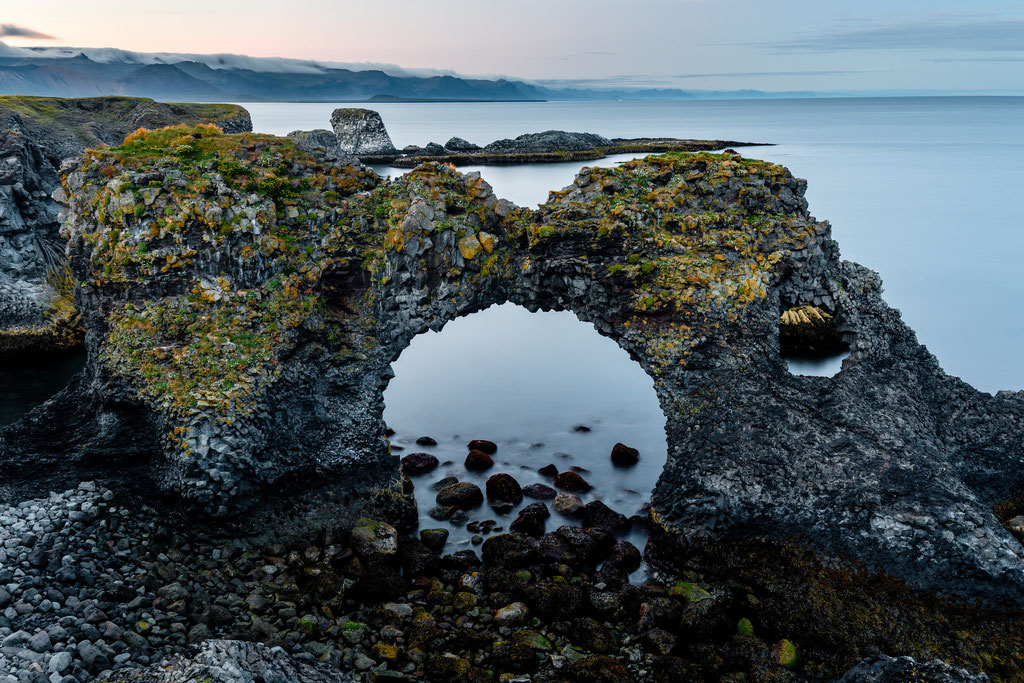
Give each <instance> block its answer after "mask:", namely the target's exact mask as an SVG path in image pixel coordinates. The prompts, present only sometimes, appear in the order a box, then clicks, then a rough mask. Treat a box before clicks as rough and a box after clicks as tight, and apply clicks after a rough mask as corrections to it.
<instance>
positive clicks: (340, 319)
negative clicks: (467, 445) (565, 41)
mask: <svg viewBox="0 0 1024 683" xmlns="http://www.w3.org/2000/svg"><path fill="white" fill-rule="evenodd" d="M63 184H64V196H63V199H64V201H66V202H67V206H66V209H65V219H66V222H65V226H64V231H65V233H64V234H65V236H66V237H67V239H68V240H69V244H70V251H71V254H72V265H73V269H74V280H75V284H76V301H77V303H78V307H79V309H80V311H81V312H82V316H83V321H84V324H85V329H86V345H87V349H88V352H89V359H88V364H87V369H86V371H85V373H84V374H83V375H82V376H81V377H80V378H79V380H78V381H77V383H75V384H74V385H73V386H72V387H70V388H69V389H67V390H65V392H63V393H62V394H61V395H59V396H57V397H55V398H54V399H53V400H51V401H50V402H49V403H47V404H45V405H44V406H42V407H40V408H39V409H37V410H35V411H34V412H33V413H31V414H30V415H29V416H27V417H26V418H25V419H23V420H22V421H20V422H19V423H17V424H15V425H13V426H11V427H10V428H8V429H6V430H5V431H4V432H3V433H2V438H3V440H2V442H0V449H2V450H0V476H2V477H3V480H4V481H5V482H7V484H8V485H9V486H10V487H11V488H12V490H10V491H9V492H8V493H7V497H8V498H16V497H19V496H25V495H28V494H29V493H30V492H33V491H45V490H49V489H50V488H53V487H56V486H59V485H60V483H59V481H60V480H61V479H69V480H70V479H75V478H77V479H81V478H82V477H83V476H84V474H83V473H85V472H88V476H96V477H99V478H101V479H104V480H108V481H110V480H114V482H115V484H116V486H117V487H119V488H123V487H129V486H132V485H134V486H136V487H138V488H140V489H143V490H145V491H147V492H163V494H165V495H166V496H168V497H170V498H173V499H176V500H180V501H182V502H183V503H184V504H186V505H187V506H189V507H190V508H191V509H194V510H197V511H199V512H201V513H204V514H206V515H219V516H232V515H238V514H240V513H242V512H245V511H252V510H259V509H260V508H261V506H264V505H265V504H267V502H268V501H273V500H279V499H280V498H281V497H282V495H283V494H282V491H283V490H284V489H282V486H283V485H285V484H288V485H290V486H293V487H296V488H295V489H291V490H299V491H303V490H309V489H311V488H313V487H315V486H317V485H321V484H322V483H324V482H349V483H350V484H352V485H353V486H355V487H357V488H359V489H360V490H361V491H362V492H363V493H364V494H365V495H371V496H375V497H376V499H378V500H393V501H399V500H400V499H402V496H403V494H402V493H401V490H402V489H401V482H400V474H399V461H398V459H397V458H396V457H394V456H392V455H391V454H390V453H389V448H388V441H387V438H386V436H385V431H384V424H383V422H382V419H381V416H382V412H383V400H382V391H383V389H384V387H385V386H386V384H387V382H388V380H389V379H390V377H391V376H392V372H391V365H390V364H391V363H392V362H393V361H394V360H395V359H396V358H397V357H398V355H399V354H400V353H401V352H402V350H403V349H404V348H405V347H406V346H407V345H408V344H409V342H410V341H411V340H412V338H413V337H414V336H416V335H417V334H419V333H421V332H423V331H426V330H428V329H439V328H440V327H442V326H443V325H444V324H445V323H447V322H448V321H450V320H453V319H455V318H457V317H460V316H463V315H468V314H470V313H473V312H475V311H479V310H482V309H483V308H486V307H488V306H490V305H492V304H495V303H502V302H513V303H516V304H519V305H522V306H524V307H526V308H528V309H530V310H539V309H544V310H549V309H554V310H571V311H573V312H574V313H576V315H578V316H579V317H580V318H581V319H583V320H586V321H589V322H591V323H593V324H594V326H595V327H596V329H597V330H598V331H599V332H600V333H602V334H604V335H607V336H609V337H611V338H613V339H614V340H616V341H617V342H618V344H619V345H620V346H622V347H623V348H624V349H626V350H627V351H628V352H629V353H630V355H631V356H632V357H633V358H634V359H635V360H636V361H637V362H638V363H640V365H641V366H642V367H643V368H644V369H645V370H646V372H647V373H648V374H649V375H650V376H651V377H652V379H653V381H654V385H655V389H656V391H657V393H658V396H659V399H660V402H661V406H662V409H663V410H664V412H665V417H666V433H667V437H668V446H669V452H668V461H667V464H666V467H665V470H664V473H663V474H662V477H661V479H660V481H659V484H658V486H657V488H656V490H655V492H654V497H653V508H652V519H653V521H654V522H656V524H657V525H658V527H659V528H660V529H662V530H664V531H665V532H666V533H669V534H670V535H671V536H672V537H673V538H675V539H676V540H677V541H678V542H681V543H683V544H685V545H686V546H688V547H690V548H699V547H701V546H702V545H704V544H708V543H715V542H721V541H725V540H736V539H746V538H767V539H774V540H782V539H791V540H792V539H795V541H796V542H797V543H798V544H799V545H801V546H803V547H806V548H811V549H813V550H815V551H816V552H817V553H819V554H821V555H824V556H826V557H835V558H839V559H841V560H857V561H861V562H864V563H866V564H867V565H869V566H871V567H873V568H880V569H883V570H885V571H886V572H888V573H889V574H890V575H893V576H896V577H898V578H900V579H903V580H905V581H907V582H909V583H910V584H912V585H914V586H918V587H924V588H935V589H941V590H945V591H951V592H956V593H959V594H965V595H968V596H974V597H982V598H985V599H987V600H989V601H991V602H993V603H1000V604H1002V605H1003V606H1020V605H1022V604H1024V599H1022V598H1024V548H1022V547H1021V545H1020V543H1019V542H1018V541H1017V540H1016V539H1015V538H1014V537H1012V536H1011V535H1010V534H1009V533H1008V532H1007V531H1006V530H1005V529H1004V528H1003V527H1002V525H1001V523H1000V519H997V517H996V514H994V512H993V508H994V506H996V505H997V504H1001V503H1005V504H1003V505H1002V506H1001V507H999V514H1000V516H1001V517H1003V518H1007V519H1008V518H1009V516H1012V514H1014V513H1016V512H1019V511H1018V510H1015V509H1014V507H1015V506H1014V504H1013V503H1006V501H1010V500H1012V499H1013V497H1014V496H1016V495H1017V494H1018V493H1019V490H1020V484H1021V472H1024V468H1022V464H1024V463H1022V458H1024V428H1022V426H1021V425H1024V394H1021V393H1017V394H1011V393H1001V394H999V395H997V396H994V397H993V396H990V395H987V394H983V393H980V392H978V391H976V390H974V389H973V388H971V387H970V386H968V385H967V384H965V383H964V382H962V381H960V380H958V379H955V378H952V377H949V376H947V375H946V374H945V373H943V371H942V370H941V368H940V367H939V365H938V363H937V362H936V360H935V358H934V357H933V356H932V355H931V354H929V353H928V351H927V349H925V348H924V347H923V346H921V345H920V344H919V343H918V342H917V340H916V338H915V336H914V333H913V332H912V331H911V330H910V329H909V328H907V326H906V325H905V324H904V323H903V321H902V320H901V319H900V316H899V314H898V312H896V311H894V310H893V309H891V308H889V307H888V306H887V305H886V304H885V302H884V301H883V299H882V298H881V282H880V280H879V277H878V275H877V274H875V273H873V272H872V271H869V270H867V269H865V268H863V267H862V266H859V265H856V264H853V263H849V262H844V261H841V260H840V258H839V252H838V247H837V245H836V243H835V242H834V241H833V240H832V239H831V236H830V226H829V224H828V223H827V222H823V221H817V220H815V219H814V218H813V217H812V216H811V215H810V214H809V213H808V211H807V203H806V201H805V199H804V196H803V195H804V189H805V186H806V183H805V182H804V181H802V180H799V179H796V178H794V177H793V176H792V175H791V174H790V173H789V172H788V171H787V170H786V169H784V168H782V167H779V166H776V165H773V164H769V163H765V162H760V161H753V160H749V159H743V158H741V157H740V156H738V155H735V154H721V155H717V154H707V153H699V154H681V153H670V154H665V155H662V156H655V157H649V158H646V159H644V160H637V161H631V162H628V163H626V164H624V165H622V166H621V167H618V168H612V169H584V170H583V171H581V172H580V174H579V175H578V176H577V178H576V180H575V182H574V183H573V184H572V185H571V186H569V187H567V188H566V189H564V190H562V191H559V192H554V193H552V194H551V196H550V199H549V201H548V202H547V203H546V204H544V205H542V206H541V207H540V209H539V210H537V211H530V210H526V209H522V208H519V207H516V206H514V205H512V204H510V203H509V202H507V201H504V200H500V199H497V198H496V197H495V196H494V194H493V193H492V191H491V188H490V187H489V186H488V185H487V183H485V182H484V181H483V180H482V179H481V178H480V177H479V176H478V175H476V174H460V173H458V172H457V171H455V170H454V169H453V168H451V167H450V166H446V165H442V164H438V163H426V164H423V165H422V166H420V167H418V168H416V169H415V170H414V171H412V172H411V173H409V174H407V175H405V176H402V177H400V178H398V179H397V180H394V181H391V182H384V181H381V180H380V179H379V178H378V177H377V176H376V175H375V174H373V173H372V172H369V171H367V170H366V169H364V168H362V167H360V166H358V165H343V164H342V163H341V162H340V161H338V160H336V159H330V158H328V157H326V156H323V155H318V154H317V153H315V152H314V153H309V152H306V151H304V150H302V149H300V148H298V147H297V146H296V145H295V144H294V142H293V141H291V140H288V139H285V138H275V137H272V136H262V135H250V134H243V135H225V134H222V133H220V132H218V131H217V130H216V129H214V128H212V127H210V128H208V127H194V128H172V129H163V130H159V131H154V132H139V133H137V134H134V135H132V136H130V137H129V138H128V139H126V140H125V142H124V144H122V145H121V146H120V147H117V148H113V149H105V150H93V151H90V152H88V153H87V154H86V155H85V156H84V157H83V158H82V159H81V160H80V161H78V162H76V163H74V164H69V165H67V166H66V167H65V168H64V175H63ZM801 306H813V307H816V308H817V309H819V310H821V311H824V312H825V313H827V314H828V315H829V316H831V318H832V324H833V327H834V330H835V333H836V334H837V335H839V336H840V337H841V339H842V340H843V341H844V342H845V343H846V344H847V345H848V346H849V347H850V349H851V355H850V357H849V358H848V359H847V360H846V361H845V362H844V367H843V370H842V372H840V373H839V374H838V375H837V376H835V377H833V378H813V377H799V376H794V375H791V374H790V373H789V372H788V371H787V368H786V364H785V362H784V361H783V359H782V358H781V357H780V354H779V326H780V318H781V316H782V314H783V313H784V312H785V311H788V310H789V309H792V308H797V307H801ZM314 482H315V483H314ZM346 495H347V494H346ZM385 507H386V506H385ZM355 516H358V515H355ZM655 559H656V558H655Z"/></svg>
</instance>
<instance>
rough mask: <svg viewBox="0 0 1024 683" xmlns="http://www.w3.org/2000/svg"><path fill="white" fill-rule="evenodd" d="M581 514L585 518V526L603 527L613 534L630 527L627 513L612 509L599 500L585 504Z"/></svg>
mask: <svg viewBox="0 0 1024 683" xmlns="http://www.w3.org/2000/svg"><path fill="white" fill-rule="evenodd" d="M580 516H581V517H582V519H583V526H585V527H594V528H595V529H602V530H604V531H607V532H609V533H613V534H615V533H618V532H620V531H622V530H624V529H627V528H628V527H629V518H628V517H626V515H624V514H622V513H619V512H616V511H615V510H612V509H611V508H610V507H608V506H607V505H605V504H604V503H602V502H601V501H599V500H595V501H591V502H589V503H587V504H586V505H584V506H583V508H582V510H581V514H580Z"/></svg>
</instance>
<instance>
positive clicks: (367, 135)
mask: <svg viewBox="0 0 1024 683" xmlns="http://www.w3.org/2000/svg"><path fill="white" fill-rule="evenodd" d="M331 127H332V128H333V129H334V134H335V136H337V138H338V146H339V147H340V148H341V151H342V152H344V153H346V154H352V155H354V156H360V157H361V156H377V155H386V154H396V153H397V152H398V150H396V149H395V146H394V144H392V142H391V136H390V135H388V131H387V129H386V128H385V127H384V121H382V120H381V118H380V114H378V113H377V112H375V111H373V110H372V109H357V108H348V109H335V110H334V113H333V114H331Z"/></svg>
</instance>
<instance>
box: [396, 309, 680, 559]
mask: <svg viewBox="0 0 1024 683" xmlns="http://www.w3.org/2000/svg"><path fill="white" fill-rule="evenodd" d="M510 339H511V340H513V341H512V343H509V340H510ZM581 349H586V352H585V353H581V352H580V351H581ZM394 370H395V378H394V379H393V380H392V381H391V385H390V386H389V387H388V389H387V391H386V392H385V394H384V400H385V404H386V406H387V407H386V408H385V411H384V418H385V420H386V421H387V424H388V426H389V427H391V428H393V429H395V430H396V432H397V433H396V434H395V436H394V437H392V443H393V444H398V445H400V446H402V447H403V448H404V450H403V451H401V452H400V453H398V455H400V456H404V455H407V454H408V453H411V452H416V451H422V452H428V453H432V454H433V455H435V456H436V457H437V458H438V459H439V460H440V461H441V463H442V464H441V465H440V466H439V467H437V468H436V469H435V470H434V471H433V472H430V473H428V474H425V475H422V476H419V477H414V478H413V481H414V484H415V487H416V502H417V505H418V507H419V513H420V528H421V529H426V528H447V529H448V530H449V532H450V536H449V540H448V546H447V547H448V549H449V550H459V549H464V548H467V547H470V545H469V543H470V537H471V536H472V535H473V534H472V533H471V532H469V531H467V530H466V529H465V527H464V526H460V527H453V526H452V525H450V524H448V523H447V522H438V521H435V520H433V519H431V518H430V517H429V516H428V513H429V512H430V510H431V508H433V507H434V506H436V504H437V503H436V501H435V497H436V495H437V494H436V491H433V490H432V489H431V488H430V484H431V483H433V482H435V481H437V480H439V479H441V478H443V477H446V476H455V477H457V478H458V479H459V480H461V481H469V482H472V483H474V484H477V485H478V486H479V487H480V488H481V489H483V488H484V483H485V482H486V481H487V478H488V477H490V476H491V475H493V474H497V473H498V472H507V473H509V474H511V475H512V476H513V477H515V478H516V480H517V481H518V482H519V484H520V485H522V486H526V485H527V484H532V483H543V484H547V485H548V486H551V479H549V478H546V477H544V476H542V475H540V474H539V473H538V472H537V470H538V469H539V468H540V467H543V466H544V465H547V464H550V463H553V464H554V465H555V466H556V467H557V468H558V470H559V471H560V472H563V471H566V470H568V469H569V468H570V467H571V466H573V465H576V466H578V467H582V468H584V469H586V470H588V471H586V472H583V473H581V475H582V476H583V478H584V479H586V480H587V482H588V483H590V484H591V485H592V486H593V487H594V490H592V491H590V492H589V493H586V494H582V495H581V496H580V498H581V499H582V500H583V502H584V503H587V502H589V501H591V500H598V499H599V500H602V501H603V502H604V503H605V504H606V505H608V507H610V508H612V509H614V510H616V511H618V512H621V513H622V514H624V515H626V516H631V515H633V514H635V513H636V512H637V511H638V510H639V508H640V507H641V505H642V504H643V503H644V502H645V501H649V500H650V495H651V490H652V489H653V488H654V484H655V483H656V482H657V479H658V476H659V475H660V474H661V470H662V468H663V467H664V464H665V458H666V446H665V418H664V416H663V415H662V412H661V408H660V406H659V405H658V399H657V396H656V395H655V393H654V384H653V382H652V381H651V379H650V378H649V377H648V376H647V374H646V373H645V372H644V371H643V370H642V369H641V368H640V366H639V365H638V364H637V363H635V362H634V361H633V360H631V359H630V358H629V356H628V355H627V354H626V352H625V351H624V350H622V349H620V348H619V347H618V345H617V344H616V343H615V342H613V341H612V340H611V339H608V338H606V337H602V336H601V335H599V334H598V332H597V331H596V330H595V329H594V327H593V326H592V325H590V324H587V323H583V322H580V321H579V320H578V319H577V318H576V316H575V315H573V314H571V313H566V312H559V313H555V312H549V313H530V312H529V311H527V310H526V309H524V308H520V307H518V306H515V305H512V304H505V305H503V306H493V307H491V308H489V309H487V310H486V311H482V312H480V313H476V314H474V315H471V316H467V317H465V318H460V319H459V320H455V321H453V322H451V323H449V324H448V325H447V326H446V327H445V328H444V330H442V331H441V332H439V333H438V332H427V333H425V334H422V335H420V336H418V337H416V338H415V339H414V340H413V341H412V343H411V344H410V345H409V348H408V349H406V350H405V351H404V352H403V353H402V355H401V357H400V358H399V359H398V361H396V362H395V364H394ZM577 425H585V426H587V427H590V429H591V431H590V432H585V433H581V432H576V431H574V428H575V427H576V426H577ZM420 436H430V437H432V438H434V439H436V440H437V442H438V445H437V446H436V447H423V446H417V445H416V444H415V443H414V442H415V440H416V439H417V438H418V437H420ZM471 439H487V440H490V441H494V442H495V443H497V444H498V452H497V453H496V454H495V455H494V456H493V457H494V462H495V465H494V467H493V468H491V469H490V470H488V471H486V472H469V471H467V470H466V469H465V467H464V466H463V462H464V460H465V458H466V454H467V452H468V451H467V448H466V444H467V443H468V442H469V441H470V440H471ZM616 442H622V443H625V444H626V445H628V446H632V447H633V448H636V449H638V450H639V451H640V462H639V463H637V465H635V466H634V467H630V468H617V467H614V466H613V465H612V463H611V460H610V458H609V455H610V453H611V449H612V446H614V445H615V443H616ZM446 463H447V464H446ZM531 502H535V501H534V500H532V499H530V498H526V499H525V500H524V501H523V502H522V504H520V505H518V506H516V508H515V509H514V510H513V511H512V512H510V513H508V514H506V515H497V514H496V513H494V512H493V511H492V510H491V509H490V507H489V506H488V505H487V503H486V501H485V503H484V505H483V506H481V507H480V508H478V509H477V510H474V511H472V512H471V514H470V518H471V519H476V520H481V519H494V520H496V521H497V522H498V525H499V526H502V527H504V529H505V530H507V529H508V525H509V524H510V523H511V522H512V521H513V520H514V519H515V518H516V516H517V515H518V513H519V510H520V509H521V508H522V507H523V506H525V505H527V504H529V503H531ZM544 502H545V503H547V505H548V508H549V510H551V512H552V517H551V518H549V519H548V521H547V528H548V530H549V531H551V530H554V529H556V528H558V527H559V526H561V525H562V524H572V523H574V520H573V519H570V518H564V517H561V516H560V515H559V514H558V513H555V512H554V511H553V510H552V509H551V504H550V501H544ZM625 537H626V538H629V539H630V540H631V541H632V542H633V543H634V544H635V545H637V547H639V548H641V549H643V544H644V543H645V542H646V534H645V533H644V532H643V531H640V530H637V531H633V532H631V534H629V535H627V536H625Z"/></svg>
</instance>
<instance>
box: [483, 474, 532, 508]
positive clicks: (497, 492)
mask: <svg viewBox="0 0 1024 683" xmlns="http://www.w3.org/2000/svg"><path fill="white" fill-rule="evenodd" d="M486 489H487V497H488V498H489V499H491V500H494V501H504V502H506V503H512V504H513V505H518V504H519V503H521V502H523V490H522V489H521V488H520V487H519V482H518V481H516V480H515V477H513V476H512V475H511V474H505V473H501V474H495V475H493V476H491V477H490V478H489V479H488V480H487V485H486Z"/></svg>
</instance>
